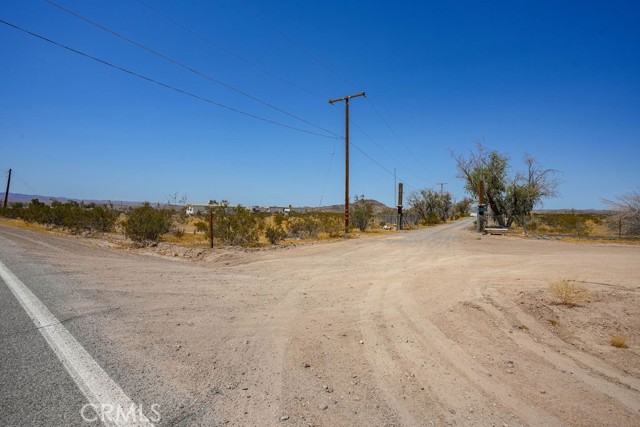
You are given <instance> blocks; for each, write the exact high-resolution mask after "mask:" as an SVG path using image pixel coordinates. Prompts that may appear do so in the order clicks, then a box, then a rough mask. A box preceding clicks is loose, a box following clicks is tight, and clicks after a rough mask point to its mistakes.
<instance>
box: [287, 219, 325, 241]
mask: <svg viewBox="0 0 640 427" xmlns="http://www.w3.org/2000/svg"><path fill="white" fill-rule="evenodd" d="M320 227H321V222H320V219H319V218H318V217H317V216H312V215H304V216H293V217H290V218H289V220H288V221H287V229H288V232H289V236H290V237H295V238H299V239H305V238H309V237H318V232H320Z"/></svg>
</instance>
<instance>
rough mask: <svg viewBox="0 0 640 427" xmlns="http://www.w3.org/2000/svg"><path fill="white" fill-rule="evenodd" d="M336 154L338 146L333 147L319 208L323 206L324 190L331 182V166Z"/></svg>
mask: <svg viewBox="0 0 640 427" xmlns="http://www.w3.org/2000/svg"><path fill="white" fill-rule="evenodd" d="M334 154H336V146H335V145H334V146H333V149H332V150H331V157H329V167H328V168H327V174H326V175H325V177H324V183H323V184H322V193H320V204H318V207H321V206H322V199H324V190H325V189H326V187H327V181H329V173H330V172H331V164H332V163H333V156H334Z"/></svg>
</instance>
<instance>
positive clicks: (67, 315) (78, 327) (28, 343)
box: [0, 226, 179, 427]
mask: <svg viewBox="0 0 640 427" xmlns="http://www.w3.org/2000/svg"><path fill="white" fill-rule="evenodd" d="M69 244H71V245H74V244H73V243H70V242H68V241H66V240H65V239H64V238H57V237H55V236H43V235H38V234H35V233H31V232H28V231H24V230H17V229H14V228H10V227H3V226H0V262H1V263H2V264H4V270H5V272H6V270H9V271H10V272H11V273H13V275H14V276H15V277H16V278H17V279H18V280H19V281H20V282H22V284H24V286H26V287H27V288H28V289H29V290H30V291H31V292H32V293H33V295H34V296H35V298H37V300H39V301H40V302H41V303H42V304H43V305H44V306H45V307H46V310H48V311H49V312H50V314H51V315H52V316H54V317H55V320H56V321H54V322H52V323H53V324H55V325H53V326H54V327H56V328H58V329H57V330H55V331H53V333H49V336H51V335H52V334H53V335H59V333H60V330H62V332H64V333H67V332H68V335H69V337H71V340H74V344H73V345H77V348H79V349H80V351H86V353H87V357H86V358H85V359H89V363H93V364H95V366H94V368H93V369H94V370H98V371H100V370H102V371H104V374H105V377H108V378H107V381H106V382H107V383H108V384H107V387H114V386H115V387H116V388H118V387H119V388H120V389H121V390H122V391H123V392H124V393H125V394H126V396H127V397H130V399H131V401H130V402H129V401H127V402H128V403H132V405H130V404H128V403H127V405H125V404H122V405H119V406H121V407H122V408H121V413H120V414H118V412H117V411H118V408H114V409H113V410H111V408H109V407H107V408H103V409H105V412H103V413H102V414H100V413H99V412H96V411H95V410H94V408H95V407H102V405H103V402H106V403H112V402H110V401H109V399H108V398H107V399H104V398H103V397H100V396H99V397H95V396H94V399H93V400H92V399H90V398H88V397H87V394H91V392H92V390H91V388H95V387H96V384H95V382H98V383H99V382H101V381H102V380H104V378H102V379H101V377H100V375H99V374H100V373H99V372H93V371H91V370H89V371H88V373H87V374H86V377H87V378H86V379H87V380H89V381H90V383H89V385H86V384H83V383H82V380H80V383H78V382H77V381H74V377H72V374H73V375H75V376H76V377H77V376H78V372H77V370H78V366H77V365H78V364H82V363H83V362H82V361H80V362H78V356H77V355H76V354H73V352H74V351H75V349H74V348H71V349H69V348H62V350H60V349H58V353H60V352H62V353H66V352H71V353H72V354H70V355H68V356H67V359H68V360H67V364H70V366H71V367H68V366H65V363H64V362H63V361H62V360H61V357H59V356H58V354H57V353H56V350H54V348H55V346H52V345H51V344H50V343H49V342H48V340H47V339H46V338H45V336H44V334H43V333H42V331H41V329H42V327H38V325H36V323H34V320H32V318H31V317H30V314H28V313H27V311H26V310H27V309H25V307H24V306H23V305H22V304H21V303H20V302H19V300H18V297H17V296H16V295H15V294H14V292H12V290H11V286H10V283H8V281H7V279H6V277H5V278H2V276H0V401H1V402H2V405H1V407H0V425H2V426H21V427H22V426H76V425H85V426H88V425H103V424H104V425H138V424H140V425H144V418H143V417H140V416H139V414H140V413H143V414H144V415H145V416H146V417H148V418H149V420H150V421H158V422H156V423H155V424H156V425H175V424H176V422H175V421H177V422H178V423H179V420H176V419H175V414H174V412H175V411H176V409H175V408H176V407H178V406H179V403H176V401H175V400H174V399H173V396H174V394H173V393H172V392H171V390H167V388H166V387H164V386H163V385H162V384H158V382H157V381H155V378H154V377H153V375H151V376H149V375H148V373H147V374H141V372H145V371H147V372H148V371H152V368H151V369H145V368H144V367H142V368H141V367H136V366H128V365H126V364H125V363H124V362H123V361H122V360H121V359H120V358H119V357H118V350H117V346H114V343H109V342H103V341H101V335H100V334H99V333H98V332H99V330H100V329H101V328H106V327H109V318H111V317H113V316H114V315H117V313H114V310H106V311H105V310H103V309H101V308H100V307H98V306H97V303H96V302H95V301H90V298H87V297H86V296H83V295H82V293H80V292H78V289H86V288H88V287H89V288H90V287H91V284H88V283H78V279H74V278H71V277H70V275H69V274H68V272H65V271H60V270H59V269H58V268H56V267H54V266H53V265H51V264H50V263H47V262H46V257H45V255H50V254H51V253H52V252H55V253H57V255H58V256H64V254H65V251H66V249H65V246H66V245H69ZM87 249H88V250H92V249H93V248H87ZM75 250H77V248H75ZM96 251H97V252H100V250H99V249H97V250H96ZM0 267H2V266H1V265H0ZM116 311H117V310H116ZM44 328H50V327H49V326H45V327H44ZM69 360H71V362H69ZM80 360H82V358H80ZM148 368H150V367H148ZM109 379H110V380H111V381H112V382H113V384H112V383H110V382H109V381H108V380H109ZM91 381H93V382H94V384H92V383H91ZM102 382H105V381H102ZM83 388H84V389H83ZM87 388H88V389H89V391H88V392H87ZM94 394H95V393H94ZM98 394H100V391H98ZM98 402H100V403H98ZM114 406H115V405H114ZM131 407H133V412H132V409H131ZM160 411H163V412H164V415H166V416H165V417H164V420H163V419H162V416H161V415H159V413H160ZM105 417H106V422H103V421H104V419H103V418H105ZM110 421H115V422H116V423H115V424H114V423H112V422H110Z"/></svg>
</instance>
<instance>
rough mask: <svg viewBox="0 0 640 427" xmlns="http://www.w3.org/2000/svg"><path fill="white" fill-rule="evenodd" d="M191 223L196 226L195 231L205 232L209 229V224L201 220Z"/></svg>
mask: <svg viewBox="0 0 640 427" xmlns="http://www.w3.org/2000/svg"><path fill="white" fill-rule="evenodd" d="M193 225H194V226H195V227H196V229H195V230H194V231H195V232H196V233H206V232H207V231H208V230H209V226H208V225H207V223H206V222H203V221H197V222H196V223H195V224H193Z"/></svg>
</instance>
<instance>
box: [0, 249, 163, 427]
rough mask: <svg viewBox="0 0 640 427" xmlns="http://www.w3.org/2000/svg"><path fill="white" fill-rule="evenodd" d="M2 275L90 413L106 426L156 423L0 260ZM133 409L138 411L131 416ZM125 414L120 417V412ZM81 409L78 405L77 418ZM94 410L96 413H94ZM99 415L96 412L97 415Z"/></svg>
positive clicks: (0, 273)
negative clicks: (69, 377) (143, 413)
mask: <svg viewBox="0 0 640 427" xmlns="http://www.w3.org/2000/svg"><path fill="white" fill-rule="evenodd" d="M0 277H2V280H3V281H4V282H5V283H6V284H7V286H8V287H9V289H11V291H12V292H13V294H14V295H15V296H16V298H17V299H18V301H19V302H20V304H21V305H22V307H23V308H24V309H25V311H26V312H27V314H28V315H29V317H31V320H33V323H34V324H35V325H36V327H37V328H38V330H39V331H40V333H41V334H42V336H43V337H44V338H45V339H46V340H47V343H48V344H49V346H51V348H52V349H53V351H54V352H55V353H56V355H57V356H58V358H59V359H60V361H61V362H62V364H63V365H64V367H65V368H66V369H67V372H69V375H71V377H72V378H73V380H74V381H75V382H76V384H77V385H78V387H79V388H80V390H81V391H82V393H83V394H84V395H85V397H86V398H87V400H88V401H89V404H91V405H92V407H91V411H89V410H87V415H88V416H90V417H91V418H92V419H93V418H95V419H97V420H100V421H102V422H104V424H105V425H107V426H118V427H125V426H153V424H152V423H151V422H150V421H149V420H148V419H146V418H145V417H144V415H142V410H141V409H140V406H139V405H135V404H134V402H133V401H132V400H131V399H130V398H129V397H128V396H127V395H126V394H125V393H124V391H122V389H121V388H120V387H119V386H118V385H117V384H116V383H115V382H114V381H113V380H112V379H111V378H109V375H107V373H106V372H105V371H103V370H102V368H101V367H100V365H98V363H96V361H95V360H93V358H92V357H91V355H89V353H87V351H86V350H85V349H84V348H83V347H82V345H80V343H78V341H76V340H75V338H73V336H72V335H71V334H70V333H69V331H67V329H66V328H65V327H64V326H62V324H60V322H59V321H58V319H56V318H55V316H54V315H53V314H51V312H50V311H49V310H48V309H47V307H45V306H44V304H42V302H40V300H39V299H38V298H37V297H36V296H35V295H34V294H33V293H32V292H31V291H30V290H29V289H28V288H27V287H26V286H25V285H24V283H22V282H21V281H20V279H18V278H17V277H16V276H15V275H14V274H13V273H12V272H11V271H10V270H9V269H8V268H7V267H6V266H5V265H4V264H3V263H2V261H0ZM131 408H135V414H134V415H133V416H130V415H131V413H130V412H129V411H130V410H131ZM118 410H120V411H121V415H122V416H118V413H117V411H118ZM80 411H81V408H78V417H80V416H81V414H80ZM94 411H95V412H94ZM96 414H97V415H96Z"/></svg>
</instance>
